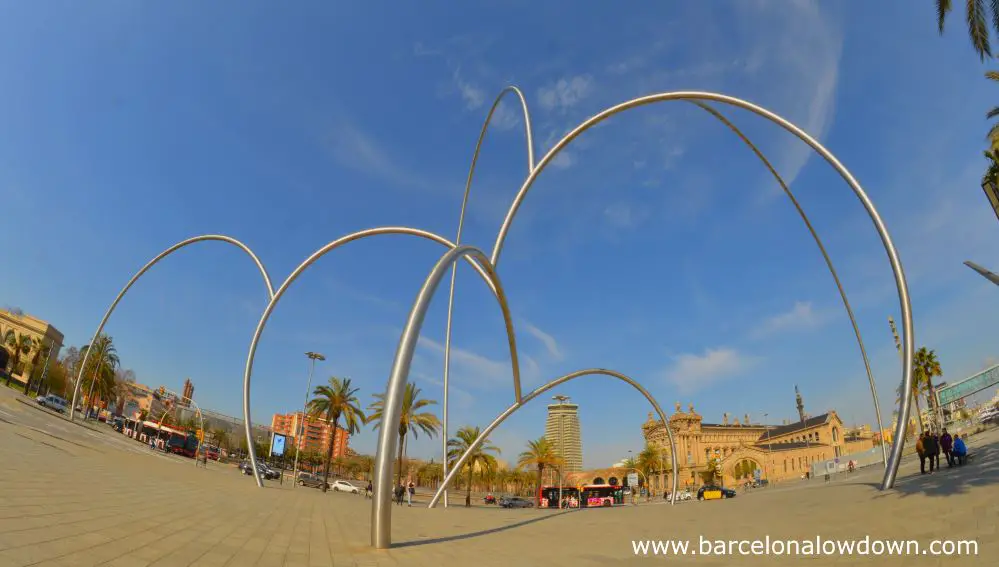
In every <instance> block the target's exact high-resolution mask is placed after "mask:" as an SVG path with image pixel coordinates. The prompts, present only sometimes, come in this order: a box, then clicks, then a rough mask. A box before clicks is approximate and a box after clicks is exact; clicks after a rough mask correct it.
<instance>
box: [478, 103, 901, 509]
mask: <svg viewBox="0 0 999 567" xmlns="http://www.w3.org/2000/svg"><path fill="white" fill-rule="evenodd" d="M667 100H688V101H714V102H720V103H724V104H728V105H731V106H735V107H738V108H743V109H745V110H749V111H750V112H753V113H755V114H757V115H759V116H762V117H764V118H766V119H768V120H770V121H771V122H773V123H775V124H777V125H778V126H780V127H781V128H783V129H784V130H786V131H788V132H790V133H792V134H794V135H795V136H797V137H798V139H800V140H801V141H803V142H805V143H806V144H808V145H809V146H810V147H811V148H812V149H813V150H815V152H816V153H818V154H819V155H820V156H822V157H823V159H825V160H826V162H828V163H829V165H831V166H832V167H833V168H834V169H835V170H836V172H837V173H839V175H840V176H841V177H842V178H843V180H844V181H846V183H847V184H848V185H849V186H850V189H852V190H853V192H854V194H855V195H856V196H857V198H858V199H859V200H860V202H861V204H862V205H863V206H864V209H865V210H866V211H867V214H868V216H870V218H871V221H872V222H873V223H874V227H875V229H877V231H878V235H879V236H880V238H881V243H882V245H883V246H884V249H885V252H886V254H887V255H888V261H889V263H890V264H891V268H892V273H893V275H894V278H895V287H896V288H897V291H898V301H899V306H900V308H901V312H902V331H903V336H904V349H905V353H904V355H905V359H904V360H903V363H902V386H903V388H905V389H907V390H908V389H911V387H912V354H913V350H914V344H915V341H914V337H913V325H912V305H911V303H910V299H909V287H908V283H907V282H906V279H905V271H904V270H903V268H902V262H901V259H900V258H899V254H898V250H897V249H896V248H895V244H894V243H893V242H892V239H891V235H890V234H889V233H888V229H887V228H886V227H885V224H884V221H883V220H882V219H881V215H880V214H879V213H878V211H877V209H876V208H875V207H874V203H872V202H871V200H870V198H869V197H868V196H867V193H866V192H865V191H864V189H863V187H861V185H860V183H859V182H857V180H856V179H855V178H854V177H853V174H851V173H850V171H849V170H848V169H847V168H846V167H845V166H844V165H843V164H842V163H841V162H840V161H839V160H838V159H837V158H836V156H834V155H833V154H832V152H830V151H829V150H828V149H826V147H825V146H823V145H822V144H820V143H819V142H818V141H817V140H815V139H814V138H812V137H811V136H810V135H808V133H806V132H805V131H804V130H802V129H801V128H798V127H797V126H795V125H794V124H792V123H791V122H789V121H787V120H786V119H784V118H782V117H781V116H778V115H777V114H774V113H773V112H770V111H769V110H767V109H765V108H763V107H760V106H757V105H755V104H753V103H750V102H747V101H745V100H742V99H740V98H736V97H732V96H728V95H723V94H718V93H710V92H699V91H678V92H669V93H658V94H652V95H648V96H643V97H638V98H635V99H632V100H629V101H625V102H623V103H621V104H618V105H616V106H612V107H610V108H608V109H605V110H603V111H602V112H600V113H598V114H596V115H594V116H592V117H590V118H589V119H587V120H586V121H584V122H583V123H581V124H580V125H579V126H576V127H575V128H574V129H573V130H571V131H570V132H569V133H568V134H566V135H565V136H564V137H563V138H562V139H561V140H559V141H558V142H556V143H555V145H554V146H553V147H552V148H551V149H550V150H549V151H548V153H546V154H545V155H544V157H542V158H541V160H540V161H539V162H538V163H537V165H536V166H535V168H534V170H533V171H531V173H530V174H529V175H528V176H527V179H526V180H525V181H524V184H523V185H522V186H521V188H520V191H519V192H518V193H517V196H516V197H515V198H514V201H513V204H512V205H511V206H510V210H509V211H507V214H506V218H505V219H504V220H503V225H502V226H501V227H500V231H499V234H498V235H497V236H496V243H495V245H494V247H493V252H492V256H491V258H490V260H491V261H492V264H493V265H494V266H496V265H497V264H498V263H499V256H500V253H501V252H502V250H503V243H504V241H505V240H506V235H507V233H508V232H509V231H510V226H511V225H512V223H513V219H514V217H515V216H516V214H517V211H518V209H519V208H520V206H521V204H522V203H523V201H524V198H525V197H526V195H527V192H528V190H530V188H531V186H532V185H533V184H534V181H535V179H537V177H538V175H540V174H541V172H542V171H543V170H544V169H545V167H546V166H547V165H548V164H549V163H551V162H552V160H554V159H555V157H556V156H557V155H558V154H559V152H561V151H562V150H563V149H564V148H565V147H566V146H567V145H568V144H569V143H570V142H572V141H573V140H574V139H576V137H578V136H579V135H580V134H582V133H583V132H585V131H586V130H588V129H590V128H591V127H593V126H595V125H596V124H599V123H600V122H602V121H604V120H606V119H607V118H609V117H611V116H614V115H615V114H618V113H620V112H623V111H625V110H629V109H632V108H637V107H640V106H644V105H647V104H652V103H657V102H663V101H667ZM909 410H910V403H909V399H908V398H906V397H902V398H901V399H900V401H899V411H898V414H899V422H898V423H897V424H896V427H895V435H894V437H895V442H894V443H893V444H892V450H891V454H890V455H889V457H888V466H887V467H885V474H884V478H883V479H882V483H881V489H882V490H887V489H890V488H891V487H893V486H894V484H895V476H896V474H897V472H898V466H899V464H900V463H901V458H902V449H903V445H904V443H905V430H906V424H907V421H908V417H909Z"/></svg>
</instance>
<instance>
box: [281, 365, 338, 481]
mask: <svg viewBox="0 0 999 567" xmlns="http://www.w3.org/2000/svg"><path fill="white" fill-rule="evenodd" d="M305 356H307V357H309V360H311V361H312V363H311V365H310V366H309V382H308V384H307V385H306V386H305V403H304V404H302V422H301V423H300V424H299V427H296V429H297V430H298V431H296V433H297V434H298V437H297V438H296V439H295V464H294V466H293V467H292V471H291V475H292V476H291V478H292V486H295V481H297V480H298V453H299V451H301V450H302V438H303V437H304V436H305V415H306V411H307V410H308V407H309V393H310V392H311V391H312V373H313V372H315V370H316V361H317V360H319V361H323V360H326V357H325V356H323V355H321V354H319V353H318V352H312V351H309V352H307V353H305ZM333 437H334V440H335V439H336V431H335V430H334V431H333ZM330 442H331V443H332V442H333V441H330Z"/></svg>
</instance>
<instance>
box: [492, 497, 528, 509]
mask: <svg viewBox="0 0 999 567" xmlns="http://www.w3.org/2000/svg"><path fill="white" fill-rule="evenodd" d="M499 505H500V507H501V508H533V507H534V502H531V501H530V500H528V499H526V498H520V497H517V496H513V497H510V498H508V497H506V496H504V497H503V498H500V499H499Z"/></svg>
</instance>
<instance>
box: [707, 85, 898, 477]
mask: <svg viewBox="0 0 999 567" xmlns="http://www.w3.org/2000/svg"><path fill="white" fill-rule="evenodd" d="M691 102H692V104H694V105H696V106H698V107H700V108H702V109H704V110H705V111H706V112H707V113H708V114H710V115H712V116H714V117H715V118H717V119H718V120H720V121H721V122H722V124H724V125H725V126H728V128H729V129H730V130H732V132H734V133H735V135H736V136H738V137H739V139H740V140H742V141H743V143H745V144H746V145H747V146H749V149H751V150H752V151H753V153H754V154H756V157H757V158H759V160H760V161H761V162H763V165H764V166H766V168H767V170H768V171H770V174H771V175H773V177H774V179H775V180H776V181H777V184H778V185H780V188H781V189H782V190H783V191H784V194H785V195H787V198H788V199H790V200H791V204H793V205H794V208H795V210H796V211H798V215H799V216H800V217H801V220H802V221H804V222H805V226H806V227H807V228H808V232H809V233H810V234H811V235H812V238H813V239H815V244H816V246H818V247H819V252H821V253H822V258H823V259H824V260H825V261H826V267H828V268H829V273H830V274H831V275H832V278H833V281H834V282H836V289H837V290H839V296H840V298H841V299H842V300H843V307H844V308H845V309H846V315H847V317H849V318H850V324H851V325H853V334H854V335H856V337H857V345H858V346H859V347H860V356H861V357H862V358H863V359H864V369H865V370H866V371H867V381H868V383H869V384H870V386H871V398H872V399H873V400H874V415H875V417H876V418H877V420H878V431H884V425H882V423H881V404H880V403H878V389H877V387H876V386H875V384H874V373H873V372H872V371H871V363H870V361H869V360H868V358H867V348H866V347H864V339H863V337H861V336H860V327H859V326H858V325H857V319H856V317H854V315H853V309H852V308H851V307H850V300H849V299H847V297H846V290H844V289H843V283H842V282H841V281H840V279H839V274H837V273H836V268H835V267H834V266H833V263H832V259H831V258H829V253H828V252H826V247H825V245H824V244H822V239H821V238H819V234H818V233H817V232H816V231H815V227H813V226H812V221H810V220H808V215H806V214H805V210H804V209H802V208H801V204H800V203H799V202H798V199H797V198H796V197H795V196H794V193H792V192H791V188H790V187H788V185H787V183H786V182H785V181H784V178H783V177H781V175H780V174H779V173H777V170H776V169H775V168H774V166H773V164H772V163H770V160H768V159H767V157H766V156H765V155H763V152H762V151H760V149H759V148H758V147H756V144H754V143H753V142H751V141H750V140H749V138H748V137H746V135H745V134H743V132H742V130H740V129H739V128H738V127H736V125H735V124H733V123H732V122H731V121H729V119H728V118H726V117H725V116H724V115H723V114H722V113H721V112H718V110H717V109H715V108H713V107H712V106H710V105H708V104H706V103H703V102H700V101H691ZM880 437H881V457H882V459H883V462H884V466H885V467H887V466H888V449H887V447H886V444H885V438H884V435H880Z"/></svg>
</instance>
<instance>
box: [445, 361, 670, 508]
mask: <svg viewBox="0 0 999 567" xmlns="http://www.w3.org/2000/svg"><path fill="white" fill-rule="evenodd" d="M591 375H603V376H610V377H612V378H617V379H619V380H623V381H624V382H627V383H628V384H629V385H630V386H632V387H633V388H635V389H636V390H638V391H639V392H641V394H642V395H643V396H645V399H647V400H648V401H649V403H650V404H652V407H653V409H655V411H656V413H657V414H659V420H660V422H661V423H662V424H663V427H664V428H665V429H666V434H667V435H668V436H669V444H670V461H671V462H672V466H673V490H672V491H671V494H670V504H674V503H675V502H676V492H677V489H678V488H679V485H680V478H679V475H678V465H679V463H678V462H677V459H676V443H675V442H674V440H673V431H672V430H671V429H670V427H669V420H668V419H667V418H666V413H665V412H663V409H662V407H661V406H660V405H659V402H657V401H656V399H655V398H654V397H652V394H650V393H649V392H648V390H646V389H645V388H643V387H642V385H641V384H639V383H638V382H637V381H636V380H633V379H631V378H629V377H628V376H625V375H624V374H621V373H620V372H615V371H613V370H606V369H603V368H589V369H587V370H577V371H575V372H570V373H569V374H566V375H565V376H560V377H558V378H556V379H554V380H552V381H551V382H548V383H547V384H545V385H543V386H539V387H538V388H536V389H535V390H533V391H531V392H530V393H529V394H527V395H526V396H524V399H523V401H521V402H519V403H515V404H513V405H511V406H510V407H508V408H506V410H504V411H503V413H501V414H499V415H498V416H497V417H496V419H494V420H493V422H492V423H490V424H489V425H488V426H486V428H485V429H483V430H482V433H480V434H479V436H478V437H476V439H475V441H474V442H473V443H472V444H471V445H470V446H469V448H468V450H467V451H465V453H464V454H463V455H462V456H461V458H459V459H458V460H457V461H456V462H455V463H454V467H453V468H452V469H451V472H450V473H449V474H448V475H446V476H445V477H444V481H443V482H441V485H440V487H439V488H438V489H437V493H436V494H434V497H433V498H432V499H431V500H430V505H429V506H428V508H433V507H434V506H436V505H437V502H438V500H440V497H441V495H442V494H443V493H444V491H445V490H446V489H447V487H448V485H449V484H451V481H452V480H454V477H455V476H456V475H457V474H458V471H460V470H461V467H462V465H464V464H465V461H466V460H467V459H468V456H469V455H470V454H471V453H472V451H474V450H475V449H477V448H478V447H479V446H480V445H481V444H482V442H483V441H485V440H486V438H487V437H489V434H490V433H492V432H493V430H494V429H496V428H497V427H499V425H500V424H501V423H503V422H504V421H506V419H507V418H508V417H510V416H511V415H513V414H514V413H515V412H516V411H517V410H518V409H520V408H521V407H523V406H524V404H526V403H527V402H530V401H531V400H533V399H534V398H536V397H538V396H539V395H541V394H543V393H545V392H547V391H548V390H551V389H552V388H554V387H556V386H558V385H560V384H564V383H565V382H568V381H570V380H575V379H576V378H580V377H582V376H591Z"/></svg>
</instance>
